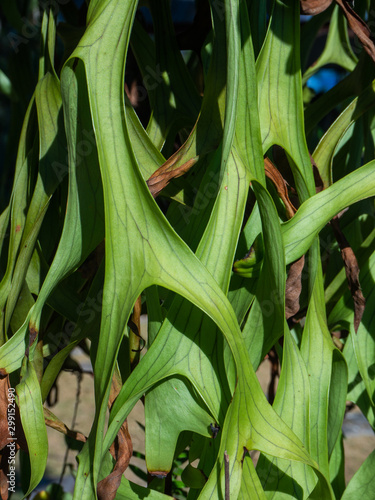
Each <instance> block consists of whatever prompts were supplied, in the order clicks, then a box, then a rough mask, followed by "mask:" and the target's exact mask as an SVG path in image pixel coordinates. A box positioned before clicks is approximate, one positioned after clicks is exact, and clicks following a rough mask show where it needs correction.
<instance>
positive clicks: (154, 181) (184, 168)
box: [147, 150, 199, 198]
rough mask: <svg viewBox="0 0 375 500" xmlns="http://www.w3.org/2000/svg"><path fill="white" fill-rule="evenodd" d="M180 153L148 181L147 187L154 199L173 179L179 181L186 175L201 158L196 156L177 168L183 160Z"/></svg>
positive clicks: (164, 164)
mask: <svg viewBox="0 0 375 500" xmlns="http://www.w3.org/2000/svg"><path fill="white" fill-rule="evenodd" d="M179 151H180V150H179ZM179 151H177V152H176V153H175V154H174V155H173V156H171V157H170V158H169V160H167V161H166V162H165V163H163V165H161V166H160V167H159V168H158V169H157V170H156V171H155V172H154V173H153V174H152V176H151V177H150V178H149V179H148V181H147V185H148V188H149V190H150V192H151V194H152V196H153V197H154V198H156V197H157V195H158V194H159V193H160V191H162V190H163V189H164V188H165V187H166V186H168V184H169V183H170V181H171V180H172V179H177V177H181V175H184V174H186V172H188V171H189V170H190V169H191V167H192V166H193V165H195V164H196V163H197V161H198V160H199V156H194V157H193V158H190V159H189V160H188V161H186V162H185V163H183V164H182V165H179V166H177V167H176V164H177V163H178V162H179V161H180V159H181V154H179V155H178V154H177V153H179Z"/></svg>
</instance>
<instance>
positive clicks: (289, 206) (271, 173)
mask: <svg viewBox="0 0 375 500" xmlns="http://www.w3.org/2000/svg"><path fill="white" fill-rule="evenodd" d="M264 169H265V172H266V176H267V177H268V178H269V179H270V180H271V181H272V182H273V184H274V185H275V187H276V189H277V193H278V195H279V196H280V198H281V199H282V201H283V203H284V205H285V211H286V215H287V217H288V219H291V218H292V217H293V215H294V214H295V213H296V211H297V210H296V209H295V207H294V206H293V203H292V202H291V201H290V199H289V196H288V188H287V182H286V181H285V179H284V178H283V176H282V175H281V173H280V172H279V171H278V170H277V168H276V167H275V165H274V164H273V163H272V161H271V160H270V159H269V158H265V159H264Z"/></svg>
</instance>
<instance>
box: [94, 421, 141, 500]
mask: <svg viewBox="0 0 375 500" xmlns="http://www.w3.org/2000/svg"><path fill="white" fill-rule="evenodd" d="M110 453H111V455H112V456H113V458H114V459H115V460H116V464H115V467H114V469H113V471H112V472H111V474H109V476H107V477H106V478H104V479H102V480H101V481H100V482H99V483H98V499H99V500H114V499H115V498H116V493H117V490H118V488H119V486H120V483H121V478H122V474H123V473H124V471H125V470H126V469H127V467H128V465H129V462H130V458H131V456H132V454H133V446H132V441H131V437H130V434H129V430H128V422H127V421H126V420H125V422H124V423H123V424H122V427H121V429H120V431H119V432H118V434H117V438H116V440H115V442H114V443H113V444H112V446H111V448H110Z"/></svg>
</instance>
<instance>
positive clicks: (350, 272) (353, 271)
mask: <svg viewBox="0 0 375 500" xmlns="http://www.w3.org/2000/svg"><path fill="white" fill-rule="evenodd" d="M331 226H332V229H333V232H334V234H335V237H336V240H337V243H338V244H339V247H340V250H341V257H342V260H343V261H344V266H345V273H346V279H347V281H348V285H349V289H350V292H351V294H352V297H353V301H354V331H355V333H357V331H358V327H359V325H360V323H361V320H362V316H363V313H364V311H365V305H366V300H365V298H364V296H363V293H362V290H361V284H360V282H359V271H360V270H359V266H358V261H357V257H356V256H355V254H354V252H353V249H352V248H351V246H350V245H349V242H348V240H347V239H346V238H345V236H344V233H343V232H342V231H341V229H340V225H339V219H338V217H337V216H336V217H334V218H333V219H332V220H331Z"/></svg>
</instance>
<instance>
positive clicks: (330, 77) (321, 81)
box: [306, 68, 345, 94]
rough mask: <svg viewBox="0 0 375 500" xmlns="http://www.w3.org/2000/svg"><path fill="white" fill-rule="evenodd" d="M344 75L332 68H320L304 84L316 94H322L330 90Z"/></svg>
mask: <svg viewBox="0 0 375 500" xmlns="http://www.w3.org/2000/svg"><path fill="white" fill-rule="evenodd" d="M344 76H345V75H344V74H343V73H341V72H340V71H337V70H336V69H334V68H322V69H320V70H319V71H318V72H317V73H315V75H313V76H312V77H310V78H309V79H308V80H307V83H306V85H307V86H308V87H309V88H310V89H312V90H313V91H314V92H315V93H316V94H322V93H324V92H328V90H331V88H332V87H334V86H335V85H336V84H337V83H338V82H339V81H340V80H342V79H343V77H344Z"/></svg>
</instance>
